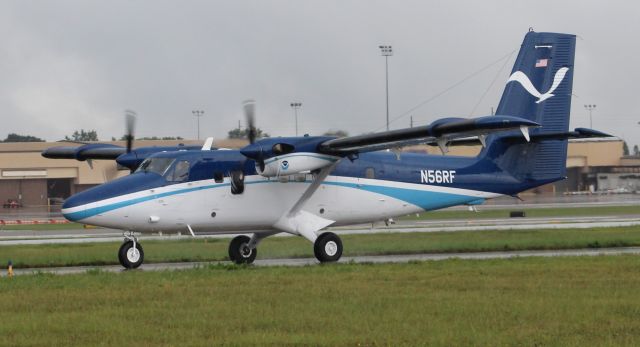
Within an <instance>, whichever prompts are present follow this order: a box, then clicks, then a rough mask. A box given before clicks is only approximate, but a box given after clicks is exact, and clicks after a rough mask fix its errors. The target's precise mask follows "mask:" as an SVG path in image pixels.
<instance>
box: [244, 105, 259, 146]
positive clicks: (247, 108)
mask: <svg viewBox="0 0 640 347" xmlns="http://www.w3.org/2000/svg"><path fill="white" fill-rule="evenodd" d="M242 106H243V108H244V117H245V119H246V120H247V137H248V138H249V143H254V142H256V114H255V113H256V102H255V101H253V100H246V101H245V102H243V103H242Z"/></svg>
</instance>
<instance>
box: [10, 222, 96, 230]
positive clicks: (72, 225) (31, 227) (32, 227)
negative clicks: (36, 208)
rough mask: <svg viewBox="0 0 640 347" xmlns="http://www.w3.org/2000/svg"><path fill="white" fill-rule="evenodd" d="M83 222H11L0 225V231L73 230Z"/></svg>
mask: <svg viewBox="0 0 640 347" xmlns="http://www.w3.org/2000/svg"><path fill="white" fill-rule="evenodd" d="M82 228H84V224H80V223H65V224H11V225H2V226H0V232H2V231H3V230H74V229H82Z"/></svg>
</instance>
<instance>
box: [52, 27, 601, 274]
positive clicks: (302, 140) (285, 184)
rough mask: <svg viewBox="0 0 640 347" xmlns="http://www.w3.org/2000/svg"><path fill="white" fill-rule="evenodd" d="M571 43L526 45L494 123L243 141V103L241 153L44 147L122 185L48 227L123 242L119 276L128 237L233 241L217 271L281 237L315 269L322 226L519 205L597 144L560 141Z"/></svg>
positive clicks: (333, 239) (133, 240)
mask: <svg viewBox="0 0 640 347" xmlns="http://www.w3.org/2000/svg"><path fill="white" fill-rule="evenodd" d="M575 44H576V40H575V36H574V35H568V34H556V33H536V32H529V33H527V34H526V36H525V38H524V42H523V43H522V47H521V49H520V53H519V54H518V57H517V59H516V62H515V65H514V67H513V70H512V73H511V76H510V78H509V79H508V81H507V83H506V86H505V89H504V92H503V94H502V98H501V100H500V104H499V106H498V108H497V111H496V115H493V116H485V117H479V118H474V119H468V118H444V119H440V120H437V121H435V122H433V123H431V124H430V125H425V126H419V127H414V128H409V129H399V130H391V131H385V132H379V133H373V134H366V135H360V136H351V137H343V138H334V137H325V136H322V137H318V136H303V137H278V138H265V139H261V140H256V138H255V127H254V104H253V103H250V102H249V103H245V105H244V111H245V113H246V116H247V119H248V124H249V136H248V137H249V141H250V144H249V145H247V146H246V147H244V148H242V149H240V150H219V149H212V148H211V143H212V140H211V139H209V140H207V142H206V143H205V145H204V147H202V148H201V147H199V146H198V147H143V148H137V149H132V136H131V131H129V136H128V137H129V141H128V143H127V147H126V148H124V147H119V146H114V145H108V144H89V145H83V146H80V147H55V148H50V149H47V150H45V151H44V152H43V156H45V157H47V158H57V159H59V158H66V159H77V160H95V159H115V160H116V162H117V163H118V164H120V165H122V166H125V167H127V168H129V169H131V170H132V172H133V173H132V174H131V175H128V176H126V177H122V178H119V179H117V180H114V181H112V182H108V183H105V184H102V185H100V186H97V187H94V188H92V189H89V190H86V191H83V192H81V193H78V194H76V195H74V196H72V197H70V198H69V199H67V200H66V201H65V203H64V205H63V206H62V213H63V214H64V216H65V217H66V218H67V219H69V220H71V221H77V222H80V223H84V224H90V225H97V226H103V227H108V228H117V229H122V230H126V231H128V232H127V233H125V234H124V235H125V236H124V237H125V240H124V243H123V244H122V246H121V247H120V250H119V252H118V258H119V260H120V263H121V264H122V265H123V266H124V267H125V268H137V267H138V266H140V265H141V264H142V262H143V258H144V253H143V250H142V247H141V245H140V242H138V239H137V237H136V236H135V235H136V234H134V233H151V232H159V231H162V232H165V233H166V232H183V233H187V232H188V233H190V234H192V235H194V236H195V235H198V234H211V233H218V234H247V236H245V235H242V236H237V237H235V238H234V239H233V240H232V241H231V243H230V245H229V258H230V259H231V260H232V261H234V262H236V263H251V262H253V261H254V259H255V258H256V254H257V246H258V244H259V243H260V241H261V240H262V239H264V238H265V237H268V236H271V235H274V234H277V233H280V232H285V233H290V234H293V235H299V236H302V237H304V238H305V239H307V240H309V241H310V242H311V243H312V244H313V249H314V253H315V256H316V258H317V259H318V260H319V261H320V262H334V261H337V260H338V259H340V256H341V255H342V242H341V240H340V238H339V237H338V236H337V235H336V234H334V233H331V232H323V229H325V228H326V227H328V226H339V225H349V224H356V223H365V222H374V221H382V220H386V219H388V218H393V217H398V216H403V215H407V214H412V213H419V212H424V211H431V210H437V209H441V208H445V207H450V206H455V205H461V204H467V205H476V204H481V203H482V202H484V201H485V200H486V199H490V198H495V197H498V196H502V195H510V196H513V195H515V194H517V193H519V192H522V191H524V190H527V189H531V188H534V187H537V186H541V185H543V184H547V183H551V182H554V181H558V180H561V179H564V178H565V174H566V166H565V165H566V158H567V139H569V138H585V137H604V136H609V135H607V134H604V133H601V132H598V131H595V130H591V129H584V128H578V129H575V130H573V131H569V129H568V128H569V111H570V105H571V90H572V83H573V68H574V65H573V63H574V53H575ZM469 143H479V144H482V146H483V149H482V150H481V152H480V154H478V156H477V157H455V156H440V155H428V154H415V153H402V154H401V155H397V154H396V153H394V152H392V151H386V150H387V149H397V148H399V147H402V146H406V145H410V144H411V145H412V144H431V145H434V146H439V147H440V149H441V150H442V152H443V153H444V152H446V151H447V148H448V146H452V145H462V144H469Z"/></svg>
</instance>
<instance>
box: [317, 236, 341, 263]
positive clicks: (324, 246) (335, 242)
mask: <svg viewBox="0 0 640 347" xmlns="http://www.w3.org/2000/svg"><path fill="white" fill-rule="evenodd" d="M313 253H314V254H315V255H316V258H317V259H318V260H319V261H320V262H321V263H328V262H334V261H338V259H340V257H341V256H342V240H340V237H338V235H336V234H334V233H324V234H322V235H320V236H318V238H317V239H316V242H315V243H314V244H313Z"/></svg>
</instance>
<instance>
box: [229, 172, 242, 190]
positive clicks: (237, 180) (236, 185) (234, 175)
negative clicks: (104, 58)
mask: <svg viewBox="0 0 640 347" xmlns="http://www.w3.org/2000/svg"><path fill="white" fill-rule="evenodd" d="M229 176H230V178H231V180H230V182H231V194H233V195H237V194H242V193H243V192H244V173H243V172H242V171H232V172H231V173H230V174H229Z"/></svg>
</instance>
